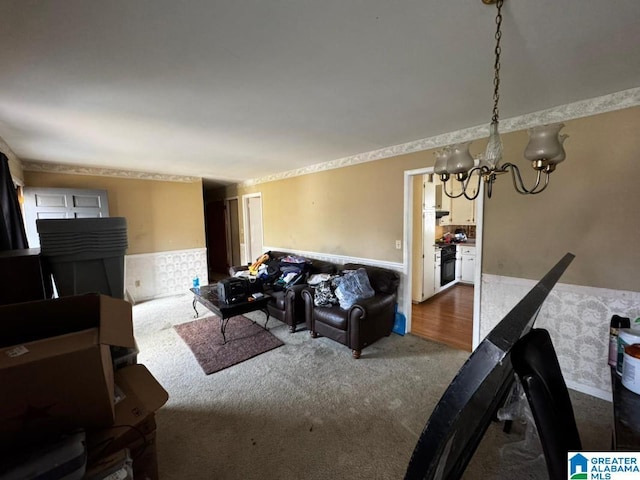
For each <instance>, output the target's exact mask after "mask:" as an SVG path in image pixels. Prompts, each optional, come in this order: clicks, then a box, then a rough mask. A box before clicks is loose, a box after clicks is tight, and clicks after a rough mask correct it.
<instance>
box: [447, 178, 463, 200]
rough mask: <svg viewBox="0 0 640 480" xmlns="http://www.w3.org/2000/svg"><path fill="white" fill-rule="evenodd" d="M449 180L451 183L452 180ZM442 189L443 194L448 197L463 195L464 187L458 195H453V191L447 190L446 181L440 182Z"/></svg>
mask: <svg viewBox="0 0 640 480" xmlns="http://www.w3.org/2000/svg"><path fill="white" fill-rule="evenodd" d="M451 182H452V184H453V180H451ZM463 186H464V184H463ZM442 190H443V191H444V194H445V195H446V196H447V197H449V198H460V197H461V196H462V195H464V188H463V189H462V191H461V192H460V193H459V194H458V195H454V194H453V192H452V193H449V192H447V182H442Z"/></svg>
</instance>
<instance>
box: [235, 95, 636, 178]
mask: <svg viewBox="0 0 640 480" xmlns="http://www.w3.org/2000/svg"><path fill="white" fill-rule="evenodd" d="M639 105H640V87H637V88H631V89H629V90H624V91H621V92H616V93H611V94H608V95H603V96H601V97H596V98H590V99H587V100H581V101H579V102H574V103H570V104H567V105H560V106H557V107H553V108H549V109H546V110H541V111H538V112H533V113H528V114H526V115H520V116H518V117H512V118H507V119H504V120H502V119H501V120H500V131H501V132H502V133H508V132H514V131H518V130H524V129H526V128H529V127H533V126H535V125H541V124H545V123H556V122H562V121H567V120H574V119H577V118H583V117H589V116H591V115H597V114H599V113H606V112H612V111H615V110H623V109H625V108H630V107H636V106H639ZM488 135H489V125H488V124H483V125H478V126H475V127H470V128H465V129H463V130H457V131H454V132H449V133H445V134H442V135H436V136H434V137H427V138H422V139H420V140H415V141H412V142H407V143H402V144H400V145H394V146H390V147H385V148H380V149H378V150H372V151H370V152H364V153H359V154H357V155H352V156H350V157H344V158H339V159H337V160H331V161H328V162H322V163H316V164H315V165H308V166H306V167H301V168H297V169H294V170H288V171H286V172H280V173H274V174H273V175H267V176H264V177H259V178H255V179H251V180H247V181H245V182H242V183H240V185H241V186H249V185H257V184H260V183H266V182H273V181H276V180H283V179H286V178H292V177H298V176H301V175H307V174H310V173H317V172H323V171H326V170H333V169H336V168H342V167H349V166H351V165H357V164H360V163H365V162H373V161H375V160H382V159H384V158H390V157H396V156H398V155H404V154H407V153H415V152H421V151H424V150H430V149H432V148H439V147H443V146H445V145H451V144H453V143H459V142H467V141H471V140H477V139H479V138H485V137H487V136H488Z"/></svg>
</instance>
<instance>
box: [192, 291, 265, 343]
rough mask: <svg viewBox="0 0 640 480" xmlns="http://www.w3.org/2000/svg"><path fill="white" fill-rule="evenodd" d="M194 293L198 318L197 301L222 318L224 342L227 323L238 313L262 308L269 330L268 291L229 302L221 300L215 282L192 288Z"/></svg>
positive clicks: (221, 326) (224, 341) (221, 328)
mask: <svg viewBox="0 0 640 480" xmlns="http://www.w3.org/2000/svg"><path fill="white" fill-rule="evenodd" d="M189 290H191V292H192V293H193V304H192V306H193V310H194V311H195V312H196V315H195V316H196V318H197V317H198V309H197V308H196V303H201V304H202V305H204V306H205V307H206V308H207V309H208V310H210V311H212V312H213V313H215V314H216V315H217V316H218V317H219V318H220V333H222V340H223V344H224V343H227V337H226V336H225V330H226V328H227V323H229V319H230V318H231V317H235V316H236V315H242V314H244V313H249V312H255V311H257V310H260V311H262V312H264V314H265V315H266V316H267V320H266V321H265V322H264V329H265V330H267V323H269V310H268V309H267V303H268V302H269V299H270V298H271V296H269V295H267V294H266V293H265V294H264V295H263V296H262V297H259V298H253V297H251V296H248V297H247V300H245V301H243V302H238V303H233V304H227V303H225V302H223V301H220V300H219V298H218V284H217V283H213V284H211V285H203V286H201V287H196V288H190V289H189ZM254 323H255V322H254Z"/></svg>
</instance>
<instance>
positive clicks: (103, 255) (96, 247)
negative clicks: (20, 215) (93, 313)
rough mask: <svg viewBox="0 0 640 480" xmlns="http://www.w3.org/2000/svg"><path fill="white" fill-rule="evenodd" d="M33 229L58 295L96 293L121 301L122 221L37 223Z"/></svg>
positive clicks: (124, 247)
mask: <svg viewBox="0 0 640 480" xmlns="http://www.w3.org/2000/svg"><path fill="white" fill-rule="evenodd" d="M36 227H37V229H38V234H39V235H40V249H41V254H42V257H43V259H44V260H46V262H47V264H48V265H49V268H50V269H51V273H52V274H53V279H54V281H55V284H56V288H57V290H58V295H60V296H69V295H78V294H82V293H91V292H96V293H102V294H105V295H110V296H112V297H115V298H124V254H125V252H126V250H127V246H128V243H127V223H126V219H125V218H123V217H107V218H71V219H47V220H37V221H36Z"/></svg>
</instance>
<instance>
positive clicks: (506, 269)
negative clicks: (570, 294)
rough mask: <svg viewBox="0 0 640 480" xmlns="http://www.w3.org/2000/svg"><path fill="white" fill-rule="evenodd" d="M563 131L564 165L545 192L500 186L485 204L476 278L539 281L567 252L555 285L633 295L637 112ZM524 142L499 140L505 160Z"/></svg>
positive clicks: (637, 254) (516, 137)
mask: <svg viewBox="0 0 640 480" xmlns="http://www.w3.org/2000/svg"><path fill="white" fill-rule="evenodd" d="M565 123H566V127H565V129H564V132H566V133H567V134H569V135H570V137H569V138H568V139H567V141H566V142H565V146H566V151H567V159H566V160H565V162H563V163H562V164H561V165H560V166H559V167H558V170H557V171H556V172H555V173H554V174H553V175H552V177H551V183H550V186H549V188H548V189H547V190H546V191H545V192H543V193H541V194H540V195H537V196H535V197H531V196H523V195H518V194H517V193H515V192H514V191H513V189H512V187H511V186H510V185H509V183H510V179H507V178H501V179H500V180H498V184H497V185H496V188H495V191H494V198H492V199H491V200H488V201H487V202H485V217H484V219H485V223H484V225H485V230H484V250H483V253H484V257H483V265H482V272H483V273H491V274H496V275H505V276H512V277H520V278H529V279H539V278H540V277H541V276H542V275H543V274H544V273H545V272H546V271H547V270H548V269H549V268H550V267H551V266H552V265H553V264H554V263H555V261H556V260H559V259H560V258H561V257H562V256H563V255H564V254H565V253H566V252H571V253H574V254H575V255H576V259H575V260H574V261H573V263H572V264H571V266H570V267H569V269H568V270H567V271H566V273H565V274H564V275H563V276H562V280H561V281H562V282H563V283H569V284H575V285H585V286H592V287H602V288H608V289H614V290H632V291H640V248H638V241H639V239H640V215H639V214H638V208H640V188H638V187H639V185H640V158H639V157H640V135H638V132H640V107H636V108H631V109H626V110H621V111H618V112H612V113H606V114H601V115H596V116H593V117H588V118H583V119H579V120H573V121H571V122H565ZM526 139H527V135H526V133H524V132H518V133H515V134H512V135H507V136H505V138H504V144H505V151H506V152H507V155H508V156H507V158H518V155H519V152H521V148H522V147H521V146H523V145H525V142H526ZM526 173H527V174H528V175H527V178H528V179H529V182H530V183H531V182H532V179H533V177H532V172H526Z"/></svg>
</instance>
